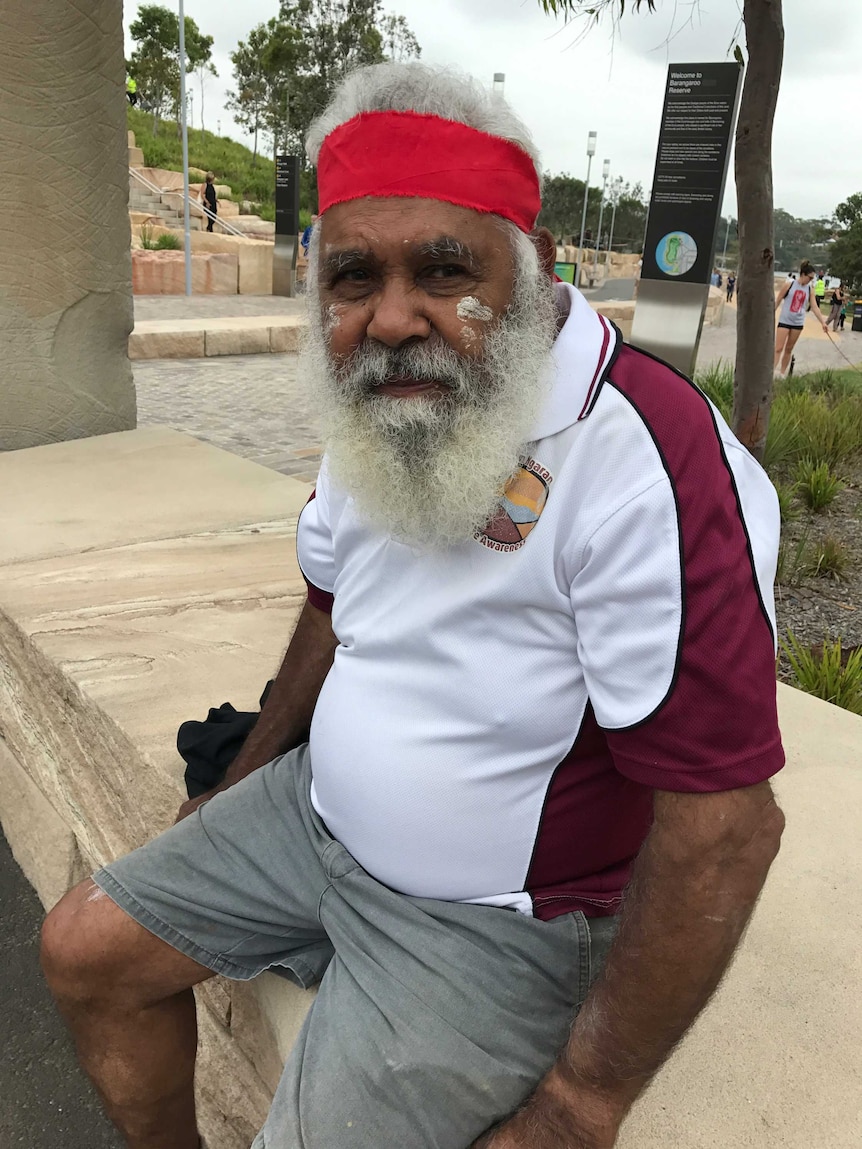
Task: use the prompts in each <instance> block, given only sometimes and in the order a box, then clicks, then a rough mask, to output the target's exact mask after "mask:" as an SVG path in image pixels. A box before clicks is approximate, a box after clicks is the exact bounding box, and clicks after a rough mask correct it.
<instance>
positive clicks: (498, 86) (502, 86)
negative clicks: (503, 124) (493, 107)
mask: <svg viewBox="0 0 862 1149" xmlns="http://www.w3.org/2000/svg"><path fill="white" fill-rule="evenodd" d="M492 91H493V93H494V95H495V96H499V97H500V99H501V100H502V99H503V96H504V94H505V91H506V73H505V72H495V73H494V83H493V85H492Z"/></svg>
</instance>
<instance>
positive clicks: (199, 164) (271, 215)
mask: <svg viewBox="0 0 862 1149" xmlns="http://www.w3.org/2000/svg"><path fill="white" fill-rule="evenodd" d="M126 122H127V125H128V128H129V131H132V132H134V133H135V142H136V144H137V145H138V147H139V148H140V149H141V150H142V151H143V153H144V163H145V164H146V166H147V167H152V168H166V169H167V170H168V171H182V166H183V158H182V143H181V140H180V137H179V133H178V131H177V124H176V121H175V120H161V121H160V122H159V125H158V130H157V134H156V135H155V136H154V135H153V117H152V116H151V115H150V114H149V113H148V112H142V111H141V110H140V109H139V108H132V107H128V108H127V109H126ZM188 135H189V166H190V167H193V168H200V169H201V170H202V171H205V172H207V171H211V172H215V175H216V183H226V184H228V185H229V186H230V189H231V193H232V194H231V197H230V198H231V199H233V200H235V201H237V202H238V201H240V200H244V199H246V200H250V201H251V202H252V203H255V204H261V205H262V206H263V208H264V211H262V212H261V213H260V214H261V215H262V216H263V218H264V219H275V164H274V162H273V161H272V160H271V159H269V158H268V157H267V156H265V155H261V154H260V153H258V155H257V157H256V158H255V157H254V156H253V153H252V151H251V148H247V147H246V146H245V144H240V143H238V142H237V141H236V140H231V139H228V137H227V136H217V135H216V134H215V133H214V132H202V131H200V130H199V129H197V128H189V133H188ZM310 197H311V173H310V172H309V171H305V170H304V171H302V172H301V174H300V180H299V198H300V209H301V210H300V227H305V226H306V224H308V223H310V222H311V198H310ZM303 216H304V217H305V222H304V223H303V222H302V221H303Z"/></svg>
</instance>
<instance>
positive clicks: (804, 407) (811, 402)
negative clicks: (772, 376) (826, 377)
mask: <svg viewBox="0 0 862 1149" xmlns="http://www.w3.org/2000/svg"><path fill="white" fill-rule="evenodd" d="M788 402H789V403H791V404H792V406H793V408H794V409H795V413H796V417H797V419H798V422H799V457H800V458H809V459H810V460H811V462H812V463H813V464H814V465H815V466H817V465H819V464H820V463H826V465H827V466H828V467H833V468H834V467H837V466H838V465H839V463H843V462H845V461H846V460H847V459H850V458H852V457H853V456H854V455H856V454H858V453H859V451H860V450H862V403H860V401H859V400H858V399H842V400H840V401H839V402H838V403H835V404H834V405H833V406H830V405H829V403H827V401H826V399H825V398H824V397H823V396H822V395H816V396H815V395H794V396H791V397H789V399H788Z"/></svg>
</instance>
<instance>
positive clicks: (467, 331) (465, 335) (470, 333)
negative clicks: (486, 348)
mask: <svg viewBox="0 0 862 1149" xmlns="http://www.w3.org/2000/svg"><path fill="white" fill-rule="evenodd" d="M461 338H462V339H463V340H464V342H465V343H466V344H467V346H468V347H472V346H473V344H474V343H475V342H476V340H477V339H478V338H479V336H478V335H477V334H476V332H475V331H474V330H473V328H472V327H468V326H467V324H466V323H465V324H464V326H463V327H462V328H461Z"/></svg>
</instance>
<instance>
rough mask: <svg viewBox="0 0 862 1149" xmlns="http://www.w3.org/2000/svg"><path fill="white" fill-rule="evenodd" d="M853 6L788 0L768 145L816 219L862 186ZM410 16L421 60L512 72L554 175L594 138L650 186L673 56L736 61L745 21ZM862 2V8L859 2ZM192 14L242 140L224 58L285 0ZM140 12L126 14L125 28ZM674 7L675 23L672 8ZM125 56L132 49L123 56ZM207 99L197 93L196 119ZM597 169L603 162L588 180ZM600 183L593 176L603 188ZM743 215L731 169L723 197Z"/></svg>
mask: <svg viewBox="0 0 862 1149" xmlns="http://www.w3.org/2000/svg"><path fill="white" fill-rule="evenodd" d="M857 5H858V0H856V2H855V3H853V4H851V3H849V2H848V0H845V2H844V3H840V4H834V3H833V4H819V5H818V4H816V3H812V2H811V0H784V24H785V55H784V72H783V78H782V85H781V91H780V94H779V103H778V111H777V113H776V118H775V132H774V144H773V160H774V187H775V203H776V206H778V207H783V208H785V209H786V210H787V211H789V212H792V213H793V214H794V215H799V216H820V215H828V214H830V213H831V211H832V209H833V208H834V207H835V205H836V204H837V203H838V202H839V201H841V200H843V199H846V198H847V196H848V195H850V194H851V193H853V192H855V191H859V190H862V170H860V166H859V161H858V157H859V155H860V151H862V116H860V114H859V111H858V108H857V107H854V102H855V101H856V100H858V94H859V91H860V85H859V80H858V71H859V61H860V60H862V19H853V17H852V16H850V15H848V10H849V9H853V10H854V11H855V9H856V8H857ZM386 7H387V8H388V9H389V10H391V11H395V12H399V13H401V14H403V15H404V16H406V18H407V20H408V22H409V23H410V25H411V27H412V28H413V30H414V32H415V33H416V35H417V37H418V39H419V43H420V44H421V45H422V49H423V52H422V55H423V59H425V60H427V61H429V62H431V63H435V64H448V65H452V66H456V67H459V68H462V69H464V70H465V71H469V72H471V73H473V74H474V75H476V76H478V77H479V78H480V79H487V81H488V82H490V80H491V76H492V74H493V73H494V72H505V74H506V96H507V98H508V99H509V100H510V101H511V103H512V104H513V105H514V107H515V108H516V109H517V111H518V112H519V113H520V114H521V115H522V117H523V118H524V120H525V121H526V122H527V123H528V125H529V126H530V128H531V130H532V131H533V134H534V136H535V137H536V140H537V142H538V144H539V146H540V148H541V151H542V155H543V159H544V163H545V166H546V168H547V169H549V170H550V171H570V172H571V173H572V174H573V175H577V176H579V177H580V178H583V175H584V172H585V170H586V158H585V154H584V153H585V146H586V137H587V132H588V131H590V130H595V131H597V132H598V154H597V157H596V159H597V160H598V161H601V160H602V159H603V158H604V157H605V156H607V157H609V158H610V160H611V162H612V174H614V175H616V174H620V175H623V176H624V177H625V178H626V179H629V180H631V181H632V182H634V181H640V182H641V183H642V184H643V185H644V188H649V186H650V184H651V181H652V173H653V165H654V162H655V148H656V139H657V134H658V127H659V121H660V118H661V104H662V97H663V93H664V83H665V74H666V70H667V65H668V63H670V62H674V63H677V62H693V61H698V60H704V61H706V60H723V59H727V58H728V57H727V55H726V53H727V49H728V46H729V44H730V42H731V38H732V36H733V34H734V31H735V29H736V26H737V23H738V19H739V6H738V3H737V0H699V2H695V3H694V4H692V3H690V0H659V3H658V11H657V12H656V13H655V14H654V15H649V14H647V13H643V14H641V15H634V14H631V15H629V14H627V15H626V17H625V19H624V20H623V21H622V22H621V24H620V26H619V31H618V35H617V36H616V38H612V37H611V34H610V28H609V27H608V26H605V27H599V28H594V29H592V30H590V31H588V33H587V34H586V35H580V34H579V32H580V29H579V27H577V28H576V27H575V26H573V25H569V27H568V28H562V27H561V25H560V23H555V22H554V21H553V20H551V19H550V18H548V17H546V16H544V14H543V13H542V12H541V10H540V8H539V4H538V0H434V2H433V3H429V2H428V0H390V2H389V3H387V4H386ZM859 7H860V8H862V5H859ZM185 9H186V13H187V14H188V15H189V16H192V17H193V18H194V19H195V20H196V21H197V23H198V25H199V27H200V28H201V30H202V31H203V32H205V33H206V34H208V35H211V36H213V37H214V39H215V49H214V60H215V64H216V67H217V68H218V71H219V78H218V79H217V80H210V81H209V82H208V84H207V91H206V109H207V112H206V124H207V127H208V128H209V129H211V130H213V129H215V127H216V123H217V121H220V122H221V127H222V131H223V132H225V133H229V134H231V135H234V136H235V137H236V138H238V139H245V138H246V137H245V136H244V135H243V133H242V132H241V131H240V130H239V129H238V128H237V127H236V126H235V125H234V124H233V121H232V119H231V117H230V115H229V113H227V112H226V111H225V109H224V97H225V92H226V90H227V89H229V88H230V87H231V65H230V59H229V53H230V52H231V51H232V50H233V48H234V47H235V46H236V43H237V41H238V40H240V39H243V38H244V37H245V36H247V34H248V32H249V31H250V30H251V28H252V27H254V26H255V25H256V24H258V23H260V22H262V21H264V20H268V19H269V18H270V17H271V16H274V15H276V13H277V11H278V3H277V0H245V3H242V4H236V3H235V2H234V0H207V2H204V0H186V5H185ZM135 12H136V6H135V5H134V4H129V5H128V7H127V10H126V27H127V28H128V24H129V22H130V21H131V20H133V19H134V16H135ZM674 12H676V17H675V23H674V22H673V13H674ZM127 50H130V49H127ZM199 102H200V97H199V95H198V93H197V87H196V85H195V120H196V122H198V119H199V111H200V109H199ZM597 170H598V171H600V170H601V166H600V163H594V165H593V173H594V176H595V172H596V171H597ZM594 182H595V181H594ZM725 205H726V208H727V210H729V211H731V212H735V210H736V209H735V197H734V189H733V179H732V172H731V177H730V178H729V179H728V190H727V195H726V199H725Z"/></svg>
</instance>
